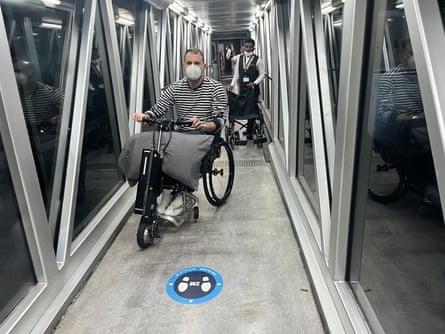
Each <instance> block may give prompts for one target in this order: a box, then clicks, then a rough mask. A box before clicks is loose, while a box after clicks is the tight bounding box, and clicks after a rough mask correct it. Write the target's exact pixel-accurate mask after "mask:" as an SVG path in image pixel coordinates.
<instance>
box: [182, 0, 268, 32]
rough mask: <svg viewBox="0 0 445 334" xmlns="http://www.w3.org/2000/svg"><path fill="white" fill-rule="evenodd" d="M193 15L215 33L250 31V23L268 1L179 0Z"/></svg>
mask: <svg viewBox="0 0 445 334" xmlns="http://www.w3.org/2000/svg"><path fill="white" fill-rule="evenodd" d="M175 2H176V3H178V4H179V5H181V6H182V7H184V8H187V9H188V10H189V13H190V14H191V15H194V16H196V17H198V18H199V19H200V20H201V21H203V22H204V23H205V24H207V25H208V26H210V27H211V29H212V31H213V32H222V31H240V30H249V25H250V22H252V18H253V17H254V16H255V13H256V12H257V11H258V10H259V9H260V6H261V5H262V4H264V3H266V2H267V1H266V0H178V1H175Z"/></svg>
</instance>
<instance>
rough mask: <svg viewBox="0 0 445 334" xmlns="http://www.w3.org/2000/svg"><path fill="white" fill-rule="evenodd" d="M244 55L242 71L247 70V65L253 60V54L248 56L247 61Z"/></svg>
mask: <svg viewBox="0 0 445 334" xmlns="http://www.w3.org/2000/svg"><path fill="white" fill-rule="evenodd" d="M246 58H247V57H246V56H244V57H243V69H244V71H247V70H248V69H249V66H250V65H251V64H252V62H253V55H251V56H250V57H249V61H247V62H246Z"/></svg>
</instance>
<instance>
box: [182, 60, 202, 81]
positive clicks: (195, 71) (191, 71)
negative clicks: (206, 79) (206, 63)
mask: <svg viewBox="0 0 445 334" xmlns="http://www.w3.org/2000/svg"><path fill="white" fill-rule="evenodd" d="M185 76H186V77H187V79H189V80H198V79H199V78H200V77H201V76H202V70H201V67H199V66H198V65H195V64H191V65H188V66H187V67H186V68H185Z"/></svg>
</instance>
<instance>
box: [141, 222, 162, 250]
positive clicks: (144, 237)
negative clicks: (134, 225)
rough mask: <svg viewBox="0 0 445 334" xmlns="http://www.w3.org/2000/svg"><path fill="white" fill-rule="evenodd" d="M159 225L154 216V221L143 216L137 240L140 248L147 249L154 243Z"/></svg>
mask: <svg viewBox="0 0 445 334" xmlns="http://www.w3.org/2000/svg"><path fill="white" fill-rule="evenodd" d="M157 226H158V224H157V221H156V218H152V222H147V221H146V219H144V217H142V218H141V221H140V223H139V227H138V232H137V234H136V240H137V243H138V245H139V247H140V248H142V249H145V248H147V247H148V246H150V245H152V244H153V242H154V238H155V236H156V234H157V231H156V229H157Z"/></svg>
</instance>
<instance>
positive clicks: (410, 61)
mask: <svg viewBox="0 0 445 334" xmlns="http://www.w3.org/2000/svg"><path fill="white" fill-rule="evenodd" d="M406 67H408V68H409V69H410V70H415V69H416V63H415V61H414V56H411V57H409V58H408V62H407V64H406Z"/></svg>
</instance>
